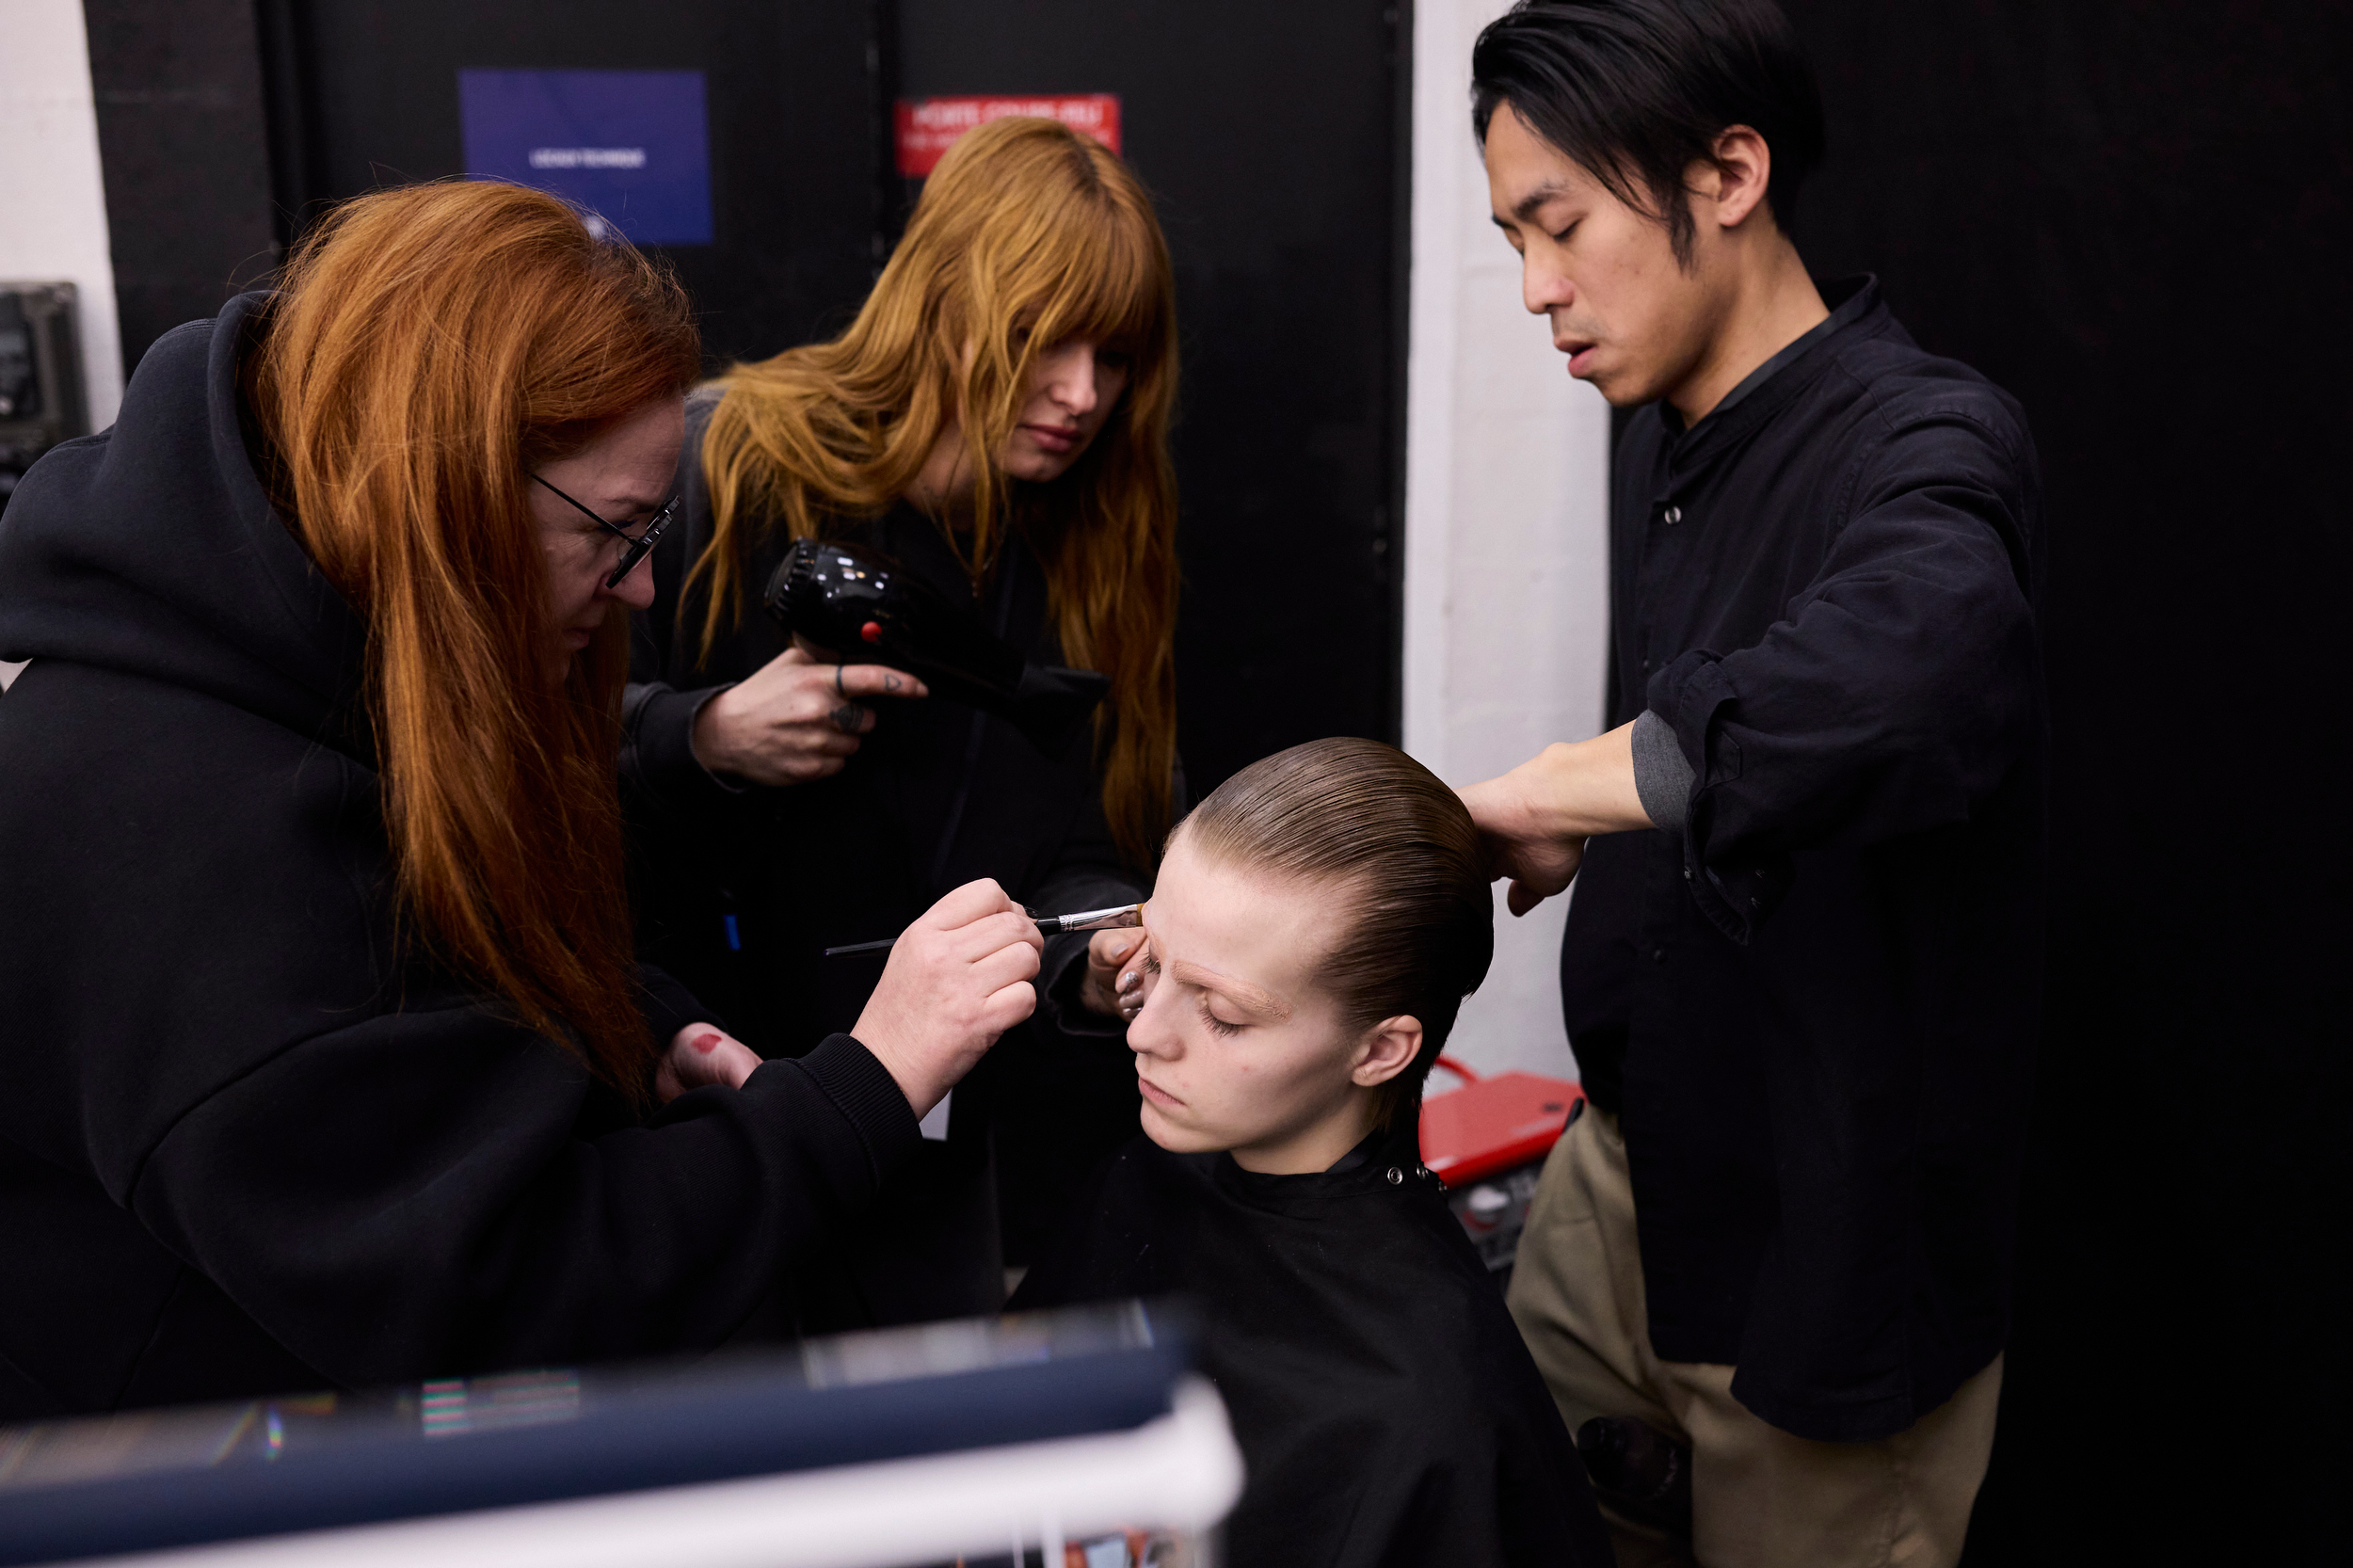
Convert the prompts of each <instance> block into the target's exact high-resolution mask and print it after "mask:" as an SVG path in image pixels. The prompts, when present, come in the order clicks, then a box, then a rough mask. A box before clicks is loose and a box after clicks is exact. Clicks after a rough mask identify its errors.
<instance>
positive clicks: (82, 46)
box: [0, 0, 122, 430]
mask: <svg viewBox="0 0 2353 1568" xmlns="http://www.w3.org/2000/svg"><path fill="white" fill-rule="evenodd" d="M0 278H6V279H10V280H35V281H40V282H50V281H56V280H64V281H66V282H70V283H72V284H73V285H74V286H75V288H76V289H77V290H78V291H79V293H80V301H81V309H80V319H79V320H78V321H77V322H76V323H75V325H76V327H77V328H79V330H80V333H81V339H82V384H83V385H84V386H85V387H87V388H88V392H89V414H90V428H91V429H93V430H104V428H105V427H106V426H107V425H109V424H113V423H114V418H115V409H116V408H117V407H118V406H120V403H121V402H122V344H121V336H120V334H121V328H120V324H119V323H118V322H117V321H116V319H115V269H114V261H113V258H112V255H111V253H110V252H109V251H108V249H107V238H106V195H105V187H104V184H102V183H101V180H100V175H99V167H98V109H97V103H96V99H95V97H94V96H93V94H92V92H91V90H90V76H89V35H88V31H87V30H86V28H85V26H84V24H83V21H82V4H81V0H8V5H7V6H6V7H5V8H0Z"/></svg>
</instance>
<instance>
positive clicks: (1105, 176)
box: [680, 118, 1177, 867]
mask: <svg viewBox="0 0 2353 1568" xmlns="http://www.w3.org/2000/svg"><path fill="white" fill-rule="evenodd" d="M1072 338H1081V339H1091V340H1093V341H1095V342H1097V343H1101V344H1109V345H1111V346H1112V347H1114V348H1116V349H1119V350H1124V351H1125V352H1126V353H1127V354H1128V356H1129V357H1130V360H1131V361H1132V367H1133V368H1132V371H1131V373H1130V376H1129V380H1128V386H1127V389H1126V391H1125V392H1124V393H1123V394H1122V397H1121V401H1120V404H1119V406H1118V407H1117V408H1114V409H1113V410H1112V414H1111V417H1110V418H1109V419H1107V420H1106V421H1105V422H1104V424H1103V427H1102V429H1101V431H1100V432H1099V433H1098V434H1097V435H1096V439H1095V440H1094V441H1093V442H1092V443H1090V445H1089V446H1088V448H1087V450H1086V452H1085V454H1084V455H1083V456H1081V457H1080V460H1079V461H1078V462H1077V463H1075V464H1073V465H1072V467H1071V469H1070V471H1069V472H1066V473H1064V475H1063V476H1062V477H1061V478H1060V479H1057V480H1055V481H1053V482H1052V483H1050V484H1047V485H1034V486H1032V485H1016V484H1014V483H1012V482H1011V481H1010V480H1009V479H1008V477H1007V476H1006V474H1005V473H1004V472H1003V471H1002V470H1001V469H1000V467H999V466H998V462H997V456H996V455H997V454H998V453H999V452H1000V451H1001V450H1002V449H1003V447H1004V444H1005V442H1006V441H1007V440H1008V439H1010V437H1011V436H1012V434H1013V431H1014V429H1015V427H1016V424H1018V423H1019V422H1020V417H1021V412H1022V408H1023V405H1024V404H1025V403H1026V402H1027V401H1028V398H1029V388H1030V379H1031V375H1032V369H1033V368H1034V366H1035V364H1036V361H1037V359H1038V356H1039V354H1040V353H1041V352H1042V351H1044V350H1045V349H1047V348H1049V347H1051V346H1053V345H1054V344H1060V343H1064V342H1066V341H1068V340H1070V339H1072ZM723 386H724V388H725V392H724V395H723V396H722V397H721V399H720V401H719V405H718V407H717V408H715V409H714V410H713V411H712V416H711V427H710V431H709V433H708V434H707V435H706V436H705V438H704V440H703V447H702V462H703V473H704V476H705V479H706V481H707V482H708V484H709V487H710V492H711V513H712V536H711V541H710V544H709V545H708V547H707V548H706V549H705V550H704V551H703V552H702V555H701V557H700V558H699V559H698V560H696V563H695V566H694V569H693V571H692V572H691V573H690V575H689V578H688V584H689V586H690V588H692V587H696V586H700V587H701V588H702V589H703V590H704V591H705V592H706V594H707V596H708V598H707V600H706V602H705V604H704V607H703V615H702V628H701V647H702V651H703V654H704V656H705V657H708V656H709V654H710V651H711V649H712V645H713V644H714V643H715V642H716V640H717V638H718V636H719V634H720V632H722V631H723V630H724V629H725V628H726V627H727V626H728V625H731V624H733V623H734V621H735V620H736V619H737V618H738V617H740V616H742V614H743V601H744V598H745V596H746V594H747V592H749V591H750V590H751V585H750V584H747V583H746V581H745V578H746V576H747V574H748V572H749V569H750V568H749V561H750V558H751V552H752V551H753V550H754V549H755V548H756V546H757V545H758V544H759V542H760V538H761V536H763V535H764V534H766V533H767V532H768V531H770V530H773V529H775V528H776V527H777V526H779V525H781V526H782V527H783V528H784V529H785V530H786V531H787V534H788V536H790V537H792V538H796V539H797V538H808V537H812V536H816V535H817V534H818V533H819V532H820V531H821V530H822V529H823V528H824V526H825V524H826V522H827V521H828V520H832V519H836V518H856V517H865V518H872V517H878V516H880V515H881V514H882V513H884V512H886V511H888V510H889V508H890V507H891V505H892V504H894V503H895V502H896V501H897V500H898V498H900V497H901V496H903V495H904V494H905V493H906V491H907V489H908V488H909V487H910V486H911V485H913V484H914V482H915V479H916V476H917V474H918V473H920V472H921V470H922V467H923V464H924V460H925V459H926V458H928V457H929V456H931V453H932V449H933V447H934V446H935V445H936V443H937V441H938V440H939V436H940V433H941V431H942V430H944V429H946V428H947V427H948V425H949V424H951V423H956V424H959V426H960V430H961V434H962V438H963V443H964V447H965V463H964V469H965V472H968V473H971V474H972V475H974V482H973V493H972V496H971V503H970V508H971V510H970V517H969V523H970V535H969V539H968V541H966V540H964V539H959V538H958V537H957V536H956V535H955V533H954V532H952V531H950V532H949V543H950V545H951V547H952V548H953V549H954V550H955V551H956V552H957V554H958V557H959V559H961V560H962V561H963V563H964V565H965V568H966V569H967V571H968V573H969V574H970V576H971V579H972V584H973V587H974V589H975V591H976V592H977V591H978V589H979V588H980V586H981V584H983V582H984V580H985V579H986V578H987V576H988V574H989V573H990V572H991V571H992V570H993V569H994V568H996V566H997V563H998V560H999V557H1000V553H1001V552H1002V550H1003V546H1004V542H1005V540H1006V538H1007V537H1008V536H1010V535H1011V534H1012V533H1013V532H1015V531H1016V530H1017V531H1018V532H1020V533H1021V535H1022V536H1024V537H1025V538H1026V539H1027V540H1028V542H1029V544H1030V546H1031V548H1032V550H1034V551H1035V552H1036V553H1037V556H1038V558H1039V560H1040V561H1041V562H1042V563H1043V564H1044V567H1045V570H1046V577H1047V584H1048V607H1049V612H1050V614H1051V615H1052V616H1053V617H1054V624H1055V630H1056V632H1057V633H1058V634H1059V636H1060V638H1061V641H1062V651H1063V657H1064V659H1066V660H1068V661H1069V662H1070V663H1071V664H1078V665H1083V666H1086V667H1089V668H1093V669H1097V670H1101V671H1102V672H1103V673H1104V674H1106V675H1108V676H1109V677H1110V678H1111V683H1112V685H1111V696H1110V700H1109V701H1108V703H1107V704H1106V707H1105V711H1104V712H1100V713H1098V714H1097V715H1096V744H1097V752H1098V755H1099V756H1100V757H1101V759H1102V763H1103V808H1104V813H1105V815H1106V816H1107V817H1108V818H1109V819H1110V822H1111V826H1112V834H1113V836H1114V838H1115V839H1116V840H1118V843H1119V846H1120V848H1121V850H1122V852H1123V853H1125V854H1126V855H1127V856H1128V858H1129V859H1130V860H1131V861H1133V862H1134V863H1135V864H1136V865H1137V866H1139V867H1148V866H1149V865H1150V864H1151V863H1152V861H1153V859H1154V857H1155V856H1156V853H1157V851H1158V848H1159V844H1160V838H1161V836H1162V834H1163V833H1164V832H1165V831H1166V829H1167V826H1168V819H1169V812H1170V806H1171V800H1170V792H1171V783H1172V774H1173V771H1174V767H1175V763H1176V756H1177V677H1176V664H1175V658H1174V652H1173V647H1172V643H1173V638H1174V634H1175V627H1176V619H1177V543H1176V531H1177V480H1176V473H1175V471H1174V470H1173V469H1172V468H1171V466H1170V464H1169V460H1168V425H1169V419H1170V415H1171V412H1172V410H1173V408H1174V405H1175V403H1176V396H1177V292H1176V281H1175V276H1174V273H1173V271H1172V269H1171V267H1170V264H1169V259H1168V243H1167V241H1166V239H1165V238H1164V237H1163V236H1162V235H1161V233H1160V220H1159V218H1158V217H1156V216H1154V215H1153V211H1152V203H1151V200H1150V198H1149V197H1147V196H1146V195H1145V194H1144V187H1143V186H1142V184H1139V183H1138V182H1137V180H1136V177H1135V176H1134V174H1133V173H1131V172H1130V171H1129V170H1128V166H1127V165H1126V164H1124V163H1122V162H1120V160H1119V159H1118V158H1117V157H1116V156H1115V155H1113V154H1112V152H1110V151H1108V150H1107V149H1105V148H1104V147H1103V146H1102V145H1101V144H1100V143H1098V142H1096V141H1095V140H1093V139H1092V138H1090V137H1087V136H1081V135H1080V134H1078V133H1077V132H1075V131H1072V130H1071V129H1069V128H1068V127H1067V126H1064V125H1062V124H1059V123H1057V122H1056V121H1053V120H1031V119H1020V118H1011V119H1004V120H993V121H991V122H989V123H988V124H985V125H983V126H980V127H978V128H977V129H975V130H973V131H971V132H969V133H968V134H967V135H965V136H963V137H961V138H960V139H959V140H958V141H957V142H956V144H955V145H954V146H953V147H952V148H951V149H950V150H949V152H948V153H947V155H946V156H945V157H943V158H942V159H941V160H940V162H939V167H938V168H937V169H936V171H935V172H934V173H933V175H932V177H931V180H930V181H929V183H928V184H926V186H925V188H924V191H923V195H922V198H921V200H920V201H918V202H917V203H916V208H915V212H914V215H913V216H912V217H911V218H910V219H909V221H908V223H907V231H906V236H905V238H904V239H903V240H901V241H900V242H899V247H898V249H897V250H896V251H895V252H894V253H893V254H892V256H891V258H890V262H889V264H888V266H886V267H884V268H883V273H882V277H881V279H880V280H877V281H876V283H875V285H874V290H873V293H872V295H870V296H868V297H867V300H866V304H865V307H864V308H863V309H862V310H860V311H859V312H858V315H857V319H856V321H855V322H853V323H852V324H851V326H850V328H849V329H848V330H847V331H845V332H844V333H842V334H841V336H840V337H839V338H836V339H835V340H833V341H832V342H831V343H824V344H810V345H808V346H806V347H801V348H792V349H788V350H786V351H785V352H784V353H782V354H779V355H777V356H776V358H775V359H772V360H764V361H762V362H760V363H758V364H739V365H737V366H735V367H734V368H733V369H732V370H730V371H729V372H728V376H726V378H725V380H724V382H723ZM687 597H688V596H686V595H681V596H680V615H681V616H684V615H685V613H686V599H687Z"/></svg>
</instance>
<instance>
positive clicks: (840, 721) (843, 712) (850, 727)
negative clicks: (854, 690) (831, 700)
mask: <svg viewBox="0 0 2353 1568" xmlns="http://www.w3.org/2000/svg"><path fill="white" fill-rule="evenodd" d="M865 716H866V710H865V709H863V708H860V707H859V706H858V705H857V704H856V703H855V702H845V703H843V704H842V705H841V706H840V707H839V708H837V709H835V710H834V711H833V727H834V728H836V729H839V730H840V731H841V733H843V734H844V735H856V734H858V733H860V732H862V731H863V730H864V729H865V728H866V727H865V726H864V725H863V724H862V723H860V722H859V721H860V720H862V719H863V718H864V717H865Z"/></svg>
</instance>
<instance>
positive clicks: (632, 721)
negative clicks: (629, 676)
mask: <svg viewBox="0 0 2353 1568" xmlns="http://www.w3.org/2000/svg"><path fill="white" fill-rule="evenodd" d="M727 689H728V688H727V687H726V686H705V687H703V688H701V689H699V690H696V691H691V692H681V691H680V690H678V689H677V688H676V687H672V686H664V685H660V684H657V683H653V682H648V683H646V684H643V685H632V686H631V687H629V688H628V690H627V692H626V693H625V694H624V695H623V697H622V703H621V746H622V767H623V769H624V770H625V771H626V772H627V773H628V774H629V775H630V776H632V779H633V780H634V781H635V783H636V784H637V785H638V787H639V788H640V789H642V790H643V791H645V792H647V793H648V794H649V795H651V796H652V797H653V798H654V799H655V800H657V801H661V802H664V804H669V803H675V802H681V801H682V802H692V801H693V800H694V799H695V798H696V796H697V795H700V796H703V797H705V798H709V796H710V794H711V792H719V793H721V794H725V795H740V794H742V793H743V792H744V786H743V785H741V784H734V783H730V782H728V780H726V779H724V778H721V777H720V776H718V775H717V774H714V773H712V771H711V770H710V769H708V768H706V767H704V766H703V764H702V760H701V759H700V758H698V757H696V755H695V717H696V714H698V713H700V712H702V711H703V705H704V704H705V703H707V702H709V701H710V700H711V699H712V697H715V696H718V695H719V694H720V693H721V692H724V691H726V690H727Z"/></svg>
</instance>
